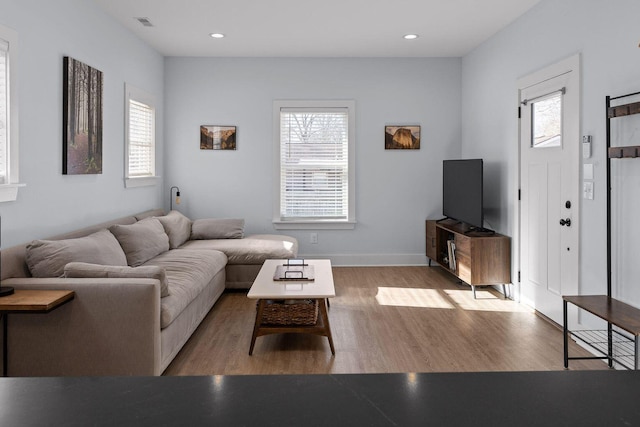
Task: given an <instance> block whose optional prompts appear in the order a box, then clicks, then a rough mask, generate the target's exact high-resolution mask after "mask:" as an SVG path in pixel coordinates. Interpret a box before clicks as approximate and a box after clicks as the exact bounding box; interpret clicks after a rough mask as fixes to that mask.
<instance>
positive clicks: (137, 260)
mask: <svg viewBox="0 0 640 427" xmlns="http://www.w3.org/2000/svg"><path fill="white" fill-rule="evenodd" d="M109 230H110V231H111V232H112V233H113V235H114V236H116V239H118V242H120V246H122V249H123V250H124V253H125V255H126V256H127V264H129V265H130V266H131V267H137V266H139V265H142V264H144V263H145V262H147V261H149V260H150V259H151V258H153V257H155V256H158V255H160V254H161V253H163V252H166V251H168V250H169V236H167V233H165V231H164V227H163V226H162V224H160V221H158V220H157V219H156V218H146V219H143V220H141V221H138V222H136V223H135V224H131V225H118V224H116V225H114V226H112V227H111V228H109Z"/></svg>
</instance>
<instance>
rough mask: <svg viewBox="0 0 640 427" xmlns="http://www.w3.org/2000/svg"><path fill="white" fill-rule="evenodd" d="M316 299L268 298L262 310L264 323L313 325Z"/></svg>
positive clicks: (316, 308) (316, 310) (316, 316)
mask: <svg viewBox="0 0 640 427" xmlns="http://www.w3.org/2000/svg"><path fill="white" fill-rule="evenodd" d="M317 321H318V301H317V300H315V299H295V300H269V301H267V303H266V304H265V307H264V311H263V312H262V324H266V325H315V324H316V322H317Z"/></svg>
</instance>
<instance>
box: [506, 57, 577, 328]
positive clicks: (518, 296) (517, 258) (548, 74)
mask: <svg viewBox="0 0 640 427" xmlns="http://www.w3.org/2000/svg"><path fill="white" fill-rule="evenodd" d="M567 72H572V73H575V76H576V79H577V81H578V84H577V86H578V90H579V91H580V92H579V95H578V96H579V99H578V109H579V111H578V136H580V135H581V134H582V70H581V55H580V53H576V54H574V55H572V56H570V57H568V58H565V59H563V60H561V61H558V62H556V63H554V64H551V65H548V66H546V67H544V68H542V69H539V70H537V71H534V72H532V73H529V74H527V75H526V76H524V77H521V78H519V79H518V80H517V87H516V96H517V105H518V111H519V113H518V126H517V130H518V138H517V141H518V148H517V150H516V156H517V157H516V167H515V168H514V170H515V172H514V173H515V174H516V176H515V182H517V183H518V185H517V188H516V194H515V200H516V203H515V209H514V210H515V215H514V248H515V251H514V267H515V271H516V274H515V277H514V279H515V280H514V283H515V289H514V291H515V292H514V300H516V301H518V302H523V301H522V283H521V280H520V277H519V276H520V271H521V267H522V259H521V255H522V246H521V245H522V224H521V197H520V190H521V188H522V182H521V179H520V175H521V172H522V149H521V147H522V121H521V120H520V103H521V102H522V90H523V89H525V88H528V87H531V86H533V85H535V84H537V83H540V82H543V81H545V80H549V79H552V78H554V77H557V76H559V75H561V74H565V73H567ZM574 143H575V144H580V141H579V138H578V140H577V141H575V142H574ZM577 148H578V149H577V150H576V153H577V155H576V158H575V159H574V162H575V163H574V165H573V167H574V169H575V171H576V173H577V177H576V183H577V188H576V195H577V197H576V203H575V211H574V215H572V222H573V223H572V225H571V226H572V227H574V226H575V227H576V229H577V230H578V236H577V244H578V248H577V250H578V256H577V259H578V263H577V266H576V268H577V271H576V279H577V281H578V291H579V289H580V259H581V252H582V251H581V239H580V224H581V206H582V194H581V192H580V185H581V183H582V180H581V172H580V167H581V155H580V153H582V150H581V149H580V146H579V145H578V147H577ZM573 209H574V207H573V206H572V210H573ZM541 314H543V313H541ZM577 323H578V312H577V310H573V309H572V310H570V311H569V324H572V325H575V324H577Z"/></svg>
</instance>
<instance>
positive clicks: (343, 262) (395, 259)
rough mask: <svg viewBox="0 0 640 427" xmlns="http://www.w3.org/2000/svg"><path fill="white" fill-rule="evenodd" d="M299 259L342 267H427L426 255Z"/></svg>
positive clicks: (370, 255) (357, 255)
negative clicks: (321, 261) (323, 261)
mask: <svg viewBox="0 0 640 427" xmlns="http://www.w3.org/2000/svg"><path fill="white" fill-rule="evenodd" d="M298 257H299V258H310V259H312V258H316V259H330V260H331V265H333V266H340V267H361V266H404V265H427V263H428V258H427V257H426V255H424V254H325V255H323V254H313V255H310V254H309V255H305V254H298Z"/></svg>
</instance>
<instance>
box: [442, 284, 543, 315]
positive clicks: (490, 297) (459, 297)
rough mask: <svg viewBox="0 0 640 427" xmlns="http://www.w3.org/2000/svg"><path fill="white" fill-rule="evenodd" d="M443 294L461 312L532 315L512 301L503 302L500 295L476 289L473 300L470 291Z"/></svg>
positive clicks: (523, 306) (527, 309) (529, 310)
mask: <svg viewBox="0 0 640 427" xmlns="http://www.w3.org/2000/svg"><path fill="white" fill-rule="evenodd" d="M443 292H444V293H446V294H447V296H448V297H449V298H450V299H451V300H452V301H453V302H454V303H455V304H456V305H457V306H458V307H459V308H461V309H462V310H474V311H501V312H515V313H532V312H533V310H532V309H530V308H528V307H527V306H525V305H524V304H518V303H517V302H515V301H512V300H508V299H507V300H505V299H504V298H503V297H502V296H501V295H500V296H498V295H495V294H494V293H492V292H489V291H485V290H480V289H476V298H475V299H474V298H473V291H471V290H466V289H465V290H453V289H444V290H443Z"/></svg>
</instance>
